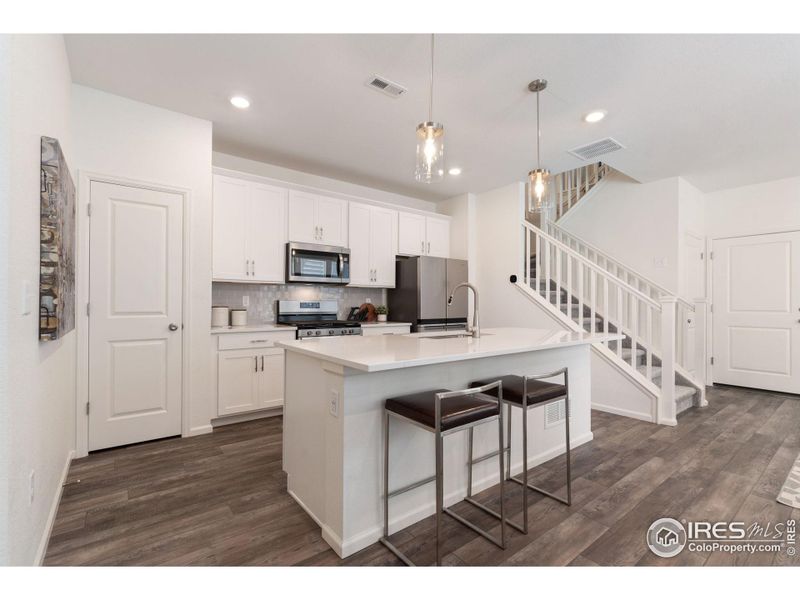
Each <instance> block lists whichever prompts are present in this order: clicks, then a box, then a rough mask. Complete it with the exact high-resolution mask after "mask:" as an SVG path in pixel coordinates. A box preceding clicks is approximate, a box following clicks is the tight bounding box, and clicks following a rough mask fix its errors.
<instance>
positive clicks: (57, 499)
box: [34, 450, 75, 566]
mask: <svg viewBox="0 0 800 600" xmlns="http://www.w3.org/2000/svg"><path fill="white" fill-rule="evenodd" d="M74 457H75V450H70V451H69V452H68V453H67V461H66V463H64V469H63V471H62V472H61V479H60V480H59V482H58V488H57V489H56V493H55V496H54V497H53V503H52V504H51V505H50V512H49V514H48V515H47V523H45V526H44V531H43V532H42V539H41V540H39V547H38V549H37V550H36V557H35V559H34V564H35V565H37V566H41V565H42V564H43V563H44V557H45V555H46V554H47V545H48V544H49V543H50V535H51V534H52V533H53V525H54V524H55V522H56V515H57V514H58V505H59V504H61V494H62V492H63V491H64V485H66V483H67V477H68V476H69V466H70V465H71V464H72V459H73V458H74Z"/></svg>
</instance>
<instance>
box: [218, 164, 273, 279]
mask: <svg viewBox="0 0 800 600" xmlns="http://www.w3.org/2000/svg"><path fill="white" fill-rule="evenodd" d="M287 197H288V192H287V190H285V189H283V188H279V187H275V186H270V185H265V184H261V183H254V182H251V181H247V180H243V179H236V178H233V177H227V176H223V175H214V223H213V231H214V240H213V250H212V262H213V268H212V279H213V280H214V281H242V282H248V283H283V282H284V269H285V264H284V256H285V252H286V242H287V238H286V210H287V206H286V204H287Z"/></svg>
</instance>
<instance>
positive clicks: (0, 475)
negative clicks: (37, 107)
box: [0, 35, 11, 565]
mask: <svg viewBox="0 0 800 600" xmlns="http://www.w3.org/2000/svg"><path fill="white" fill-rule="evenodd" d="M10 80H11V36H8V35H0V565H6V564H8V557H9V550H10V549H9V541H10V540H9V538H8V525H9V519H8V514H9V510H8V501H9V495H8V487H9V486H8V477H9V467H10V463H11V456H10V454H11V446H10V444H9V439H8V427H9V421H8V412H9V410H8V363H7V361H8V300H9V298H8V260H7V257H8V234H9V227H8V223H9V194H10V188H11V183H10V178H11V177H10V174H11V168H10V167H11V165H10V162H11V156H10V154H11V153H10V152H9V144H10V141H11V140H10V139H9V138H10V136H11V131H10V129H9V128H10V124H11V123H10V119H9V109H10V104H11V98H10V96H11V86H10Z"/></svg>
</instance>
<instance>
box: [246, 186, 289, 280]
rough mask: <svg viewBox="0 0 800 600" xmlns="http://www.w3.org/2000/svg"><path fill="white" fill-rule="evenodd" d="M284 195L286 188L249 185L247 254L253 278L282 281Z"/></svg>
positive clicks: (283, 276)
mask: <svg viewBox="0 0 800 600" xmlns="http://www.w3.org/2000/svg"><path fill="white" fill-rule="evenodd" d="M287 196H288V193H287V190H285V189H282V188H278V187H273V186H270V185H264V184H260V183H254V184H251V187H250V219H249V223H248V227H249V236H248V237H249V243H248V246H249V253H248V254H249V258H250V261H251V263H250V269H251V273H252V276H251V279H252V280H254V281H261V282H265V283H283V282H284V280H285V271H286V242H287V241H288V240H287V239H286V202H287Z"/></svg>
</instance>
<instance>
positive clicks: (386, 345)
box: [276, 328, 619, 557]
mask: <svg viewBox="0 0 800 600" xmlns="http://www.w3.org/2000/svg"><path fill="white" fill-rule="evenodd" d="M616 339H619V336H618V335H616V334H596V335H590V334H588V333H586V334H583V333H575V332H569V331H563V330H544V329H524V328H513V329H512V328H508V329H503V328H498V329H485V330H483V331H482V335H481V337H480V338H472V337H466V336H464V335H463V334H462V335H460V336H459V335H453V334H450V335H443V334H442V333H441V332H440V333H420V334H409V335H390V336H375V337H331V338H324V339H311V340H295V341H281V342H278V343H277V344H276V345H277V346H280V347H282V348H284V349H285V350H286V353H285V394H284V396H285V404H284V424H283V467H284V470H285V471H286V473H287V475H288V481H287V487H288V491H289V493H290V494H291V495H292V497H293V498H294V499H295V500H296V501H297V502H298V503H299V504H300V505H301V506H302V507H303V508H304V509H305V510H306V512H308V514H309V515H311V517H312V518H313V519H314V520H315V521H316V522H317V523H318V524H319V525H320V527H321V529H322V536H323V538H324V539H325V540H326V541H327V542H328V544H330V546H331V547H332V548H333V549H334V550H335V551H336V552H337V553H338V554H339V556H342V557H345V556H349V555H350V554H353V553H354V552H357V551H358V550H361V549H362V548H365V547H367V546H369V545H370V544H372V543H374V542H376V541H378V539H379V538H380V537H381V535H382V522H383V521H382V519H383V514H382V513H383V508H382V498H381V494H382V489H383V484H382V478H383V475H382V464H383V463H382V455H383V440H382V436H383V429H382V411H383V404H384V401H385V399H386V398H390V397H392V396H398V395H401V394H408V393H412V392H419V391H423V390H429V389H435V388H448V389H460V388H465V387H467V385H468V384H469V383H470V381H472V380H474V379H480V378H486V377H491V376H499V375H503V374H511V373H513V374H518V375H529V376H533V375H537V374H540V373H548V372H552V371H555V370H557V369H560V368H562V367H568V368H569V375H570V382H569V385H570V404H571V412H572V420H571V422H570V424H571V432H572V446H573V447H575V446H579V445H581V444H584V443H586V442H589V441H591V439H592V432H591V419H590V407H591V398H590V389H591V386H590V345H591V344H593V343H599V342H603V341H606V340H616ZM554 406H557V405H554ZM527 418H528V419H529V422H528V423H529V430H528V431H529V434H530V437H529V449H528V454H529V465H531V466H534V465H536V464H539V463H542V462H544V461H547V460H549V459H551V458H553V457H555V456H558V455H559V454H562V453H563V452H564V428H563V426H561V425H562V424H561V423H560V422H558V423H552V422H551V423H546V420H545V414H544V409H533V410H529V411H528V416H527ZM495 427H496V424H494V425H492V424H486V425H482V426H480V427H478V428H476V430H475V455H476V456H480V455H482V454H485V453H487V452H490V451H493V450H496V449H497V430H496V429H495ZM520 429H521V428H520V420H519V413H518V412H517V413H516V415H515V421H514V431H513V433H512V435H513V436H514V456H512V459H511V464H512V469H513V470H517V471H518V470H519V469H521V464H522V456H521V453H520V452H519V449H520V448H521V439H518V438H521V432H520ZM390 455H391V465H390V475H389V479H390V481H389V488H390V489H396V488H399V487H402V486H404V485H407V484H409V483H411V482H413V481H416V480H419V479H422V478H424V477H427V476H430V475H432V474H433V471H434V436H433V435H431V434H429V433H428V432H426V431H423V430H421V429H419V428H416V427H414V426H413V425H410V424H408V423H403V422H401V421H399V420H393V422H392V436H391V447H390ZM444 458H445V464H444V472H445V483H444V486H445V505H448V504H451V503H454V502H457V501H459V500H460V499H461V498H463V496H464V494H465V491H466V486H467V470H466V460H467V436H466V432H459V433H455V434H452V435H451V436H448V437H447V439H446V441H445V457H444ZM496 483H498V475H497V465H496V463H495V462H494V461H486V462H484V463H480V464H478V465H476V466H475V469H474V477H473V486H474V490H475V491H476V492H477V491H480V490H482V489H485V488H487V487H489V486H492V485H495V484H496ZM434 506H435V490H434V486H433V485H432V484H431V485H426V486H422V487H420V488H417V489H415V490H413V491H411V492H409V493H406V494H403V495H401V496H398V497H396V498H392V500H391V508H390V514H391V520H390V532H394V531H397V530H399V529H402V528H404V527H407V526H408V525H411V524H412V523H415V522H417V521H419V520H421V519H423V518H425V517H426V516H428V515H431V514H433V512H434Z"/></svg>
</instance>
